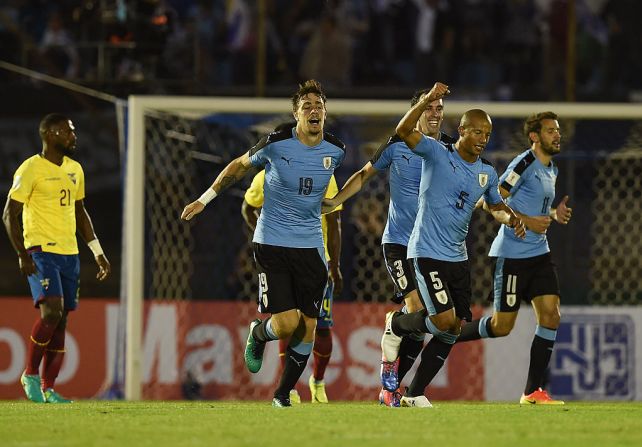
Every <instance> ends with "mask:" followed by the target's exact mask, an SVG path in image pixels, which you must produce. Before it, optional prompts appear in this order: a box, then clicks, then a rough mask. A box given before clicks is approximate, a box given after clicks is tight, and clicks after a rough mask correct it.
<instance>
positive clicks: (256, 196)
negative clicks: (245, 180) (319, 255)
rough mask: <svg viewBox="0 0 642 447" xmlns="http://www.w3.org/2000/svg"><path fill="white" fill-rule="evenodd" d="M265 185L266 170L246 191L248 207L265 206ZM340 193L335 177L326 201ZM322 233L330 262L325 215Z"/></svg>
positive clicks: (336, 209) (326, 193)
mask: <svg viewBox="0 0 642 447" xmlns="http://www.w3.org/2000/svg"><path fill="white" fill-rule="evenodd" d="M264 183H265V169H263V170H261V171H260V172H259V173H258V174H256V175H255V176H254V178H253V179H252V184H251V185H250V187H249V188H248V189H247V191H245V201H246V202H247V203H248V205H250V206H253V207H254V208H261V207H262V206H263V184H264ZM338 192H339V187H338V186H337V180H336V179H335V178H334V175H333V176H332V177H330V183H328V189H327V191H326V192H325V197H326V199H330V198H332V197H334V196H336V195H337V193H338ZM342 209H343V205H339V206H338V207H336V208H335V209H334V211H341V210H342ZM321 231H322V232H323V246H324V247H325V259H326V261H329V260H330V253H328V242H327V241H328V224H327V222H326V217H325V215H322V216H321Z"/></svg>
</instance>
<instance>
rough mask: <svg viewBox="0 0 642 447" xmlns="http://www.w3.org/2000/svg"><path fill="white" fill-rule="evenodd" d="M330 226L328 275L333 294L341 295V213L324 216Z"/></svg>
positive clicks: (336, 212) (335, 212)
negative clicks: (332, 286)
mask: <svg viewBox="0 0 642 447" xmlns="http://www.w3.org/2000/svg"><path fill="white" fill-rule="evenodd" d="M323 217H324V218H325V220H326V224H327V225H328V241H327V244H328V255H329V256H330V259H328V274H329V275H330V280H331V281H332V284H333V285H334V291H333V294H334V295H335V296H336V295H340V294H341V291H342V290H343V276H342V275H341V211H334V212H332V213H330V214H326V215H325V216H323Z"/></svg>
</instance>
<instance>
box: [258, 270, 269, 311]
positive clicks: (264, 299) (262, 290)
mask: <svg viewBox="0 0 642 447" xmlns="http://www.w3.org/2000/svg"><path fill="white" fill-rule="evenodd" d="M267 291H268V283H267V275H266V274H265V273H259V297H260V298H261V303H262V304H263V307H267V305H268V295H267Z"/></svg>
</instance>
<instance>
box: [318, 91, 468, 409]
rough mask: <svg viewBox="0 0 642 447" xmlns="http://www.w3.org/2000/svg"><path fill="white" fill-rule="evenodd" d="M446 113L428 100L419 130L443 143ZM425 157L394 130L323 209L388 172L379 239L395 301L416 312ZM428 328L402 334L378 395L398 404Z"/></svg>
mask: <svg viewBox="0 0 642 447" xmlns="http://www.w3.org/2000/svg"><path fill="white" fill-rule="evenodd" d="M428 92H429V89H423V90H420V91H418V92H416V93H415V94H414V96H413V97H412V99H411V101H410V105H411V106H414V105H415V104H417V102H419V100H420V99H421V98H422V97H423V96H424V95H426V94H428ZM443 119H444V104H443V100H442V99H441V98H440V99H437V100H435V101H432V102H431V103H429V104H428V105H427V107H426V109H425V111H424V112H423V113H422V114H421V116H420V117H419V120H418V121H417V127H416V129H417V131H419V132H421V133H422V134H424V135H426V136H429V137H431V138H434V139H435V140H438V141H441V142H442V143H444V144H449V143H451V144H452V143H454V142H455V141H456V140H455V139H454V138H452V137H450V136H449V135H446V134H445V133H443V132H441V124H442V122H443ZM421 162H422V158H421V157H420V156H418V155H417V154H415V153H414V152H413V151H412V150H410V148H408V146H407V145H406V143H405V142H404V141H403V140H402V139H401V138H400V137H399V136H398V135H396V134H395V135H393V136H391V137H390V138H388V140H387V141H386V143H384V144H383V145H382V146H381V147H380V148H379V150H378V151H377V152H376V153H375V155H374V156H373V157H372V159H371V160H370V161H369V162H368V163H366V164H365V166H363V168H361V169H360V170H359V171H357V172H356V173H355V174H353V175H352V176H351V177H350V178H349V179H348V181H347V182H346V184H345V185H343V188H341V191H340V192H339V194H337V195H336V196H335V197H333V198H332V199H326V200H324V204H323V205H324V206H323V209H324V210H330V209H333V207H334V206H337V205H340V204H342V203H343V202H345V201H346V200H348V199H349V198H350V197H352V196H353V195H355V194H356V193H358V192H359V191H361V189H362V188H363V186H364V185H365V184H366V183H367V182H368V181H369V180H370V179H371V178H373V177H374V175H375V174H376V173H377V172H379V171H383V170H389V172H390V180H389V181H390V205H389V207H388V220H387V222H386V228H385V230H384V232H383V236H382V240H381V243H382V245H383V257H384V259H385V262H386V267H387V269H388V273H389V275H390V278H391V279H392V282H393V284H394V285H395V296H394V297H393V298H392V300H393V301H394V302H396V303H401V302H402V301H405V303H404V306H403V308H402V310H401V311H402V312H403V313H411V312H417V311H420V310H421V309H423V304H422V302H421V300H420V299H419V296H418V294H417V289H416V287H415V277H414V268H413V267H412V265H411V264H410V262H409V260H408V259H407V248H408V239H409V238H410V233H411V232H412V227H413V225H414V223H415V218H416V217H417V207H418V196H419V182H420V180H421ZM424 338H425V336H424V334H422V333H417V334H410V335H408V336H406V337H403V339H402V341H401V346H400V348H399V358H398V361H395V362H385V361H384V362H382V364H381V381H382V383H383V384H384V387H383V388H382V389H381V392H380V393H379V401H380V402H381V403H382V404H384V405H388V406H399V399H400V398H401V394H400V392H398V391H389V390H396V389H397V384H398V383H401V381H402V380H403V378H404V376H405V375H406V373H407V372H408V371H409V370H410V368H411V367H412V365H413V363H414V362H415V359H416V358H417V356H418V355H419V353H420V352H421V349H422V348H423V343H424Z"/></svg>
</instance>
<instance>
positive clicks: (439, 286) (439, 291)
mask: <svg viewBox="0 0 642 447" xmlns="http://www.w3.org/2000/svg"><path fill="white" fill-rule="evenodd" d="M429 275H430V280H431V281H432V287H433V289H434V291H435V298H437V301H439V303H441V304H446V303H447V302H448V294H447V293H446V291H445V290H443V288H444V284H443V283H442V282H441V279H439V276H437V275H439V272H430V273H429Z"/></svg>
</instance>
